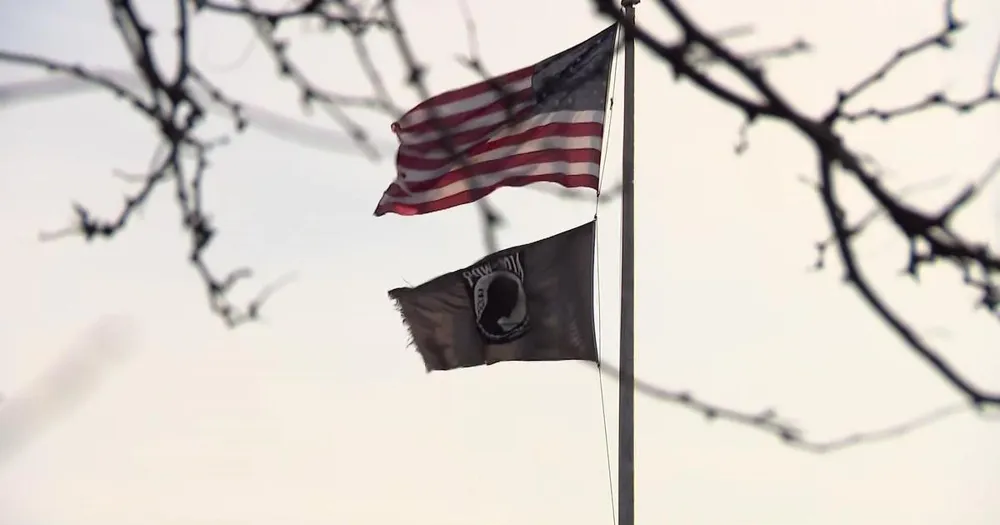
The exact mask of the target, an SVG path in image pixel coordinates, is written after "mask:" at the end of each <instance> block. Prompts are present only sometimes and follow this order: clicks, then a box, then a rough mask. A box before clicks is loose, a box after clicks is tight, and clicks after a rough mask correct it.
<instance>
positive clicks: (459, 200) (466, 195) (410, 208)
mask: <svg viewBox="0 0 1000 525" xmlns="http://www.w3.org/2000/svg"><path fill="white" fill-rule="evenodd" d="M538 182H554V183H557V184H559V185H560V186H563V187H566V188H590V189H592V190H596V189H597V188H598V178H597V177H595V176H593V175H563V174H561V173H552V174H544V175H531V176H528V177H516V176H515V177H511V178H509V179H504V180H503V181H500V182H498V183H496V184H493V185H491V186H487V187H484V188H475V189H471V190H468V191H464V192H461V193H456V194H454V195H449V196H447V197H444V198H442V199H438V200H434V201H429V202H421V203H416V204H404V203H399V202H387V203H385V204H381V205H379V207H378V208H377V209H376V210H375V216H382V215H385V214H387V213H395V214H397V215H422V214H425V213H431V212H435V211H441V210H446V209H448V208H454V207H455V206H461V205H463V204H469V203H471V202H475V201H477V200H479V199H482V198H483V197H486V196H487V195H489V194H491V193H493V192H494V191H496V190H498V189H500V188H503V187H505V186H511V187H519V186H527V185H529V184H535V183H538Z"/></svg>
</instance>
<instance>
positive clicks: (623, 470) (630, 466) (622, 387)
mask: <svg viewBox="0 0 1000 525" xmlns="http://www.w3.org/2000/svg"><path fill="white" fill-rule="evenodd" d="M638 3H639V0H622V8H623V9H624V12H625V19H626V20H628V22H629V23H630V24H634V23H635V5H636V4H638ZM624 38H625V95H624V99H625V126H624V127H625V132H624V133H623V136H624V137H623V140H622V142H623V144H622V261H621V264H622V285H621V329H620V331H621V339H620V345H619V352H620V357H619V363H618V369H619V379H618V525H635V461H634V460H635V457H634V452H635V450H634V449H635V419H634V415H635V374H634V370H633V359H634V355H635V331H634V329H635V326H634V325H635V312H634V310H635V194H634V192H635V188H634V185H635V83H634V80H635V71H634V69H635V41H634V40H633V39H632V38H631V37H630V36H629V35H628V34H625V35H624Z"/></svg>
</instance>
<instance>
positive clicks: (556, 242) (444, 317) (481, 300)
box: [389, 221, 597, 372]
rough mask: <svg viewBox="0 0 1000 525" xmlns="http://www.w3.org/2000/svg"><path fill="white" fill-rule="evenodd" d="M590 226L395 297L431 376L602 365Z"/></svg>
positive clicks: (493, 256)
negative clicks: (530, 364)
mask: <svg viewBox="0 0 1000 525" xmlns="http://www.w3.org/2000/svg"><path fill="white" fill-rule="evenodd" d="M595 224H596V222H595V221H591V222H589V223H587V224H584V225H582V226H578V227H576V228H573V229H572V230H568V231H565V232H563V233H560V234H557V235H554V236H552V237H549V238H547V239H542V240H540V241H536V242H533V243H531V244H525V245H522V246H515V247H513V248H508V249H506V250H502V251H499V252H496V253H493V254H490V255H487V256H486V257H484V258H483V259H481V260H479V261H478V262H476V263H475V264H473V265H471V266H469V267H467V268H463V269H461V270H456V271H454V272H451V273H447V274H445V275H442V276H440V277H437V278H435V279H432V280H430V281H428V282H426V283H424V284H421V285H420V286H416V287H414V288H396V289H395V290H391V291H390V292H389V297H390V298H391V299H393V300H394V301H395V303H396V308H397V309H398V310H399V311H400V313H401V314H402V316H403V322H404V324H405V325H406V327H407V328H408V329H409V332H410V337H411V339H412V344H413V346H415V347H416V349H417V351H418V352H419V353H420V355H421V357H422V358H423V360H424V365H425V366H426V367H427V371H428V372H430V371H432V370H452V369H455V368H464V367H470V366H479V365H489V364H493V363H497V362H500V361H566V360H579V361H595V362H596V361H597V343H596V339H595V336H594V230H595Z"/></svg>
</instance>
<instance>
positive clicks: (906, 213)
mask: <svg viewBox="0 0 1000 525" xmlns="http://www.w3.org/2000/svg"><path fill="white" fill-rule="evenodd" d="M595 4H596V6H597V7H598V9H599V10H600V11H601V12H602V13H603V14H605V15H607V16H608V17H609V18H612V19H615V20H617V21H619V22H620V23H622V24H625V26H626V27H627V31H629V33H630V34H632V35H633V36H634V38H635V39H636V40H637V41H638V42H641V43H642V45H644V46H645V47H646V48H648V49H649V50H651V51H652V52H654V53H656V55H657V56H659V57H660V58H662V59H663V61H664V62H665V63H666V65H668V66H669V67H670V68H671V69H672V70H673V72H674V74H675V75H676V76H677V77H678V78H685V79H688V80H690V81H692V82H694V83H695V84H696V85H697V86H698V87H699V88H701V89H702V91H704V92H705V93H706V94H708V95H710V96H712V97H714V98H716V99H718V100H719V101H720V102H721V103H724V104H728V105H730V106H733V107H735V108H737V109H739V110H740V111H741V112H742V113H743V114H744V115H745V118H746V125H745V126H744V129H743V130H741V135H743V138H744V139H745V132H746V128H748V127H749V126H750V125H752V124H753V123H754V122H756V121H757V120H758V119H760V118H772V119H777V120H781V121H784V122H785V123H787V124H789V125H791V126H792V127H794V128H795V129H796V130H798V132H799V133H800V134H801V135H802V136H803V137H804V138H805V139H806V140H807V141H809V142H810V143H811V145H812V147H813V148H814V149H815V151H816V156H817V161H818V166H817V172H818V173H819V182H818V184H817V185H816V189H817V192H818V193H819V195H820V200H821V203H822V206H823V208H824V209H825V210H826V215H827V218H828V220H829V222H830V226H831V229H832V230H833V237H832V240H830V241H824V242H821V243H819V244H818V249H819V252H820V253H819V256H820V258H819V260H818V262H817V267H819V268H822V266H823V262H824V259H823V256H824V255H825V252H826V250H827V249H828V248H829V247H830V246H831V245H834V246H836V248H837V252H838V254H839V256H840V261H841V263H842V264H843V266H844V269H845V273H846V275H845V280H846V281H847V283H848V284H849V285H850V286H852V287H853V288H854V289H855V290H856V291H857V292H858V294H859V295H860V296H861V297H862V299H863V300H864V301H865V302H866V303H867V304H868V305H869V306H870V307H871V308H872V309H873V310H874V312H875V313H876V315H878V317H879V318H880V319H882V321H883V322H885V324H886V325H888V326H889V327H890V328H891V329H892V330H893V331H895V333H896V334H898V336H899V337H900V338H901V339H902V340H903V341H904V342H905V343H906V344H907V345H908V346H909V348H911V349H912V350H913V351H914V353H915V354H916V355H917V356H918V357H920V358H921V359H923V360H924V361H926V362H927V363H928V364H929V365H930V366H931V367H932V368H933V369H934V370H936V371H937V372H938V374H939V375H940V376H941V377H942V378H944V379H945V380H946V381H947V382H949V383H950V384H951V385H952V386H953V387H955V388H956V389H958V390H959V391H960V392H961V393H962V394H964V395H965V397H966V398H967V399H968V400H969V401H970V402H971V403H972V404H973V405H977V406H980V405H987V404H993V405H996V404H1000V392H998V391H995V390H986V389H983V388H981V387H979V386H977V385H975V384H973V383H972V382H971V381H970V380H968V379H967V378H965V377H964V375H963V374H962V372H960V371H959V370H956V369H955V368H954V367H953V366H952V365H951V364H949V363H948V362H947V361H946V360H945V358H944V357H942V355H941V353H940V352H939V351H938V350H937V349H935V348H933V347H931V345H930V344H929V343H928V342H927V341H926V339H925V338H923V337H922V336H921V335H920V334H918V333H917V331H916V330H915V329H914V328H913V327H912V326H911V325H910V324H909V323H908V322H907V321H906V320H905V319H903V318H902V317H901V316H900V314H898V313H897V312H896V311H895V309H894V308H893V307H892V306H891V305H890V304H889V303H888V302H887V301H886V300H885V299H884V298H883V297H882V296H881V294H879V293H878V292H877V291H876V290H875V287H874V286H873V285H872V283H871V281H870V279H869V278H868V277H867V276H866V275H865V273H864V271H863V269H862V264H861V258H860V257H859V256H858V254H857V252H856V250H855V247H854V245H855V241H856V240H857V238H858V237H859V236H860V235H862V234H863V233H864V231H865V226H867V225H868V224H870V223H871V222H872V221H873V220H875V218H886V219H888V220H889V221H890V222H891V223H892V224H893V225H894V226H895V228H896V231H897V232H898V233H899V234H900V235H902V236H903V237H905V238H906V239H907V240H908V241H909V246H910V250H909V254H908V264H907V266H906V271H907V273H908V274H909V275H911V276H912V277H913V278H914V279H916V278H917V277H918V275H919V272H920V270H921V269H922V268H924V267H926V266H928V265H930V264H933V263H938V262H941V263H946V264H951V265H954V266H955V267H957V268H958V269H959V270H961V271H962V273H963V275H964V276H965V279H964V281H963V284H964V285H966V286H971V287H974V288H976V289H977V290H979V292H980V300H979V302H980V305H981V306H982V307H985V308H987V309H988V310H989V311H990V312H992V313H993V314H994V315H996V314H997V313H998V310H997V309H998V304H1000V295H998V288H997V286H998V282H997V275H998V274H1000V256H998V254H997V253H996V251H995V250H994V249H993V248H991V247H990V246H989V244H988V243H987V242H986V241H984V240H973V239H968V238H966V237H964V236H963V235H962V234H961V233H959V232H958V231H957V229H956V228H955V227H954V219H955V217H956V216H957V215H958V214H959V213H960V212H961V210H962V209H963V208H964V207H965V206H967V205H968V204H969V203H970V202H971V201H972V200H973V199H974V198H975V197H977V196H978V195H979V193H980V192H981V191H982V189H983V188H984V187H985V185H986V184H987V183H988V182H989V181H990V180H991V179H992V177H993V175H994V174H995V173H996V172H997V168H998V166H997V165H996V164H994V166H993V167H991V168H990V169H989V170H988V171H987V173H986V174H985V175H984V176H982V177H981V178H980V179H978V180H976V181H974V182H973V183H970V184H969V185H968V186H967V187H966V189H965V190H964V191H962V192H961V193H960V194H958V195H956V196H955V197H954V198H953V199H952V200H951V203H950V204H949V205H948V206H946V207H944V209H941V210H923V209H921V208H919V207H918V206H916V205H914V204H912V203H911V202H909V201H907V200H906V199H905V198H904V197H903V196H902V195H900V194H899V193H898V192H894V191H892V190H891V189H889V188H887V187H886V186H885V185H884V184H883V183H882V181H881V180H880V179H879V178H878V176H877V175H876V174H875V173H873V172H872V170H871V168H870V167H868V165H867V164H866V162H865V161H864V158H863V155H861V154H860V153H858V152H856V151H853V150H851V149H850V148H849V147H848V146H847V145H846V144H845V143H844V141H843V139H842V136H841V134H840V132H839V130H838V128H839V127H842V126H843V125H845V124H849V123H851V122H856V121H858V120H861V119H864V118H873V117H877V118H879V119H881V120H883V121H889V120H892V119H897V118H902V117H905V116H908V115H913V114H915V113H918V112H920V111H924V110H928V109H932V108H947V109H951V110H954V111H957V112H959V113H969V112H972V111H975V110H977V109H979V108H982V107H984V106H986V105H988V104H993V105H997V103H998V102H1000V92H998V89H997V87H996V76H997V68H998V67H1000V66H998V64H997V62H998V61H1000V51H998V52H997V54H996V55H995V57H994V60H993V63H992V64H989V67H988V68H987V78H986V81H985V82H984V87H983V92H982V95H980V96H977V97H974V98H972V99H968V100H962V101H956V100H953V99H952V98H950V97H949V96H948V95H947V94H946V93H943V92H938V93H933V94H931V95H929V96H923V97H920V98H919V99H918V100H917V101H914V102H910V103H904V104H902V105H900V106H898V107H895V108H869V109H865V110H862V111H859V112H852V111H850V110H849V109H847V108H848V106H849V105H850V103H851V102H853V101H854V100H855V99H856V98H858V97H859V96H860V95H862V94H863V93H864V92H865V91H866V90H868V89H869V88H871V87H872V86H873V85H875V84H877V83H878V82H880V81H881V80H883V79H885V78H886V77H887V76H888V75H890V74H891V73H892V72H893V70H894V69H895V68H896V67H897V66H898V65H899V64H901V63H902V62H904V61H906V60H907V59H909V58H912V57H913V56H915V55H917V54H919V53H921V52H923V51H926V50H929V49H933V48H939V49H945V50H946V49H948V48H949V47H950V46H951V42H952V40H953V39H954V38H955V36H956V34H957V33H958V32H959V31H961V29H962V28H963V27H964V24H963V23H961V22H959V21H958V20H957V19H956V18H955V15H954V12H953V5H952V1H951V0H948V1H946V2H945V4H944V9H943V13H944V17H943V18H944V20H943V23H942V28H941V29H940V30H939V31H938V32H936V33H934V34H932V35H930V36H927V37H925V38H923V39H921V40H919V41H918V42H915V43H912V44H910V45H907V46H905V47H902V48H900V49H899V50H898V51H897V52H896V53H894V54H893V55H892V56H891V57H890V58H889V59H888V60H886V61H885V63H884V64H883V65H882V66H881V67H879V68H878V69H877V70H876V71H874V72H873V73H871V74H870V75H868V76H867V77H865V78H863V79H862V80H860V81H859V82H857V83H856V84H854V85H853V86H852V87H850V88H848V89H846V90H843V91H841V92H840V95H839V96H838V97H837V101H836V103H835V104H834V105H833V107H831V108H830V109H829V110H828V111H827V112H826V113H825V114H824V115H822V116H820V117H818V118H815V117H810V116H808V115H806V114H804V113H803V112H802V111H800V110H798V109H796V108H795V107H794V106H792V104H791V103H790V102H789V101H788V100H787V99H786V98H785V97H784V96H783V95H782V94H781V93H780V91H779V90H778V89H777V88H776V87H775V86H774V85H772V84H771V83H770V82H769V81H768V80H767V77H766V75H765V74H764V70H763V69H762V68H761V66H760V65H759V64H758V63H757V62H755V61H753V60H748V59H747V58H745V57H743V56H742V55H741V54H740V53H738V52H737V51H735V50H734V49H732V48H730V47H729V46H728V45H727V44H726V43H725V42H723V41H721V40H719V39H717V38H713V37H712V36H711V35H709V34H708V33H706V32H705V31H704V30H703V29H702V28H701V27H699V25H698V24H697V23H696V22H695V21H694V20H692V19H691V17H690V16H688V15H687V13H686V12H685V11H684V10H683V9H682V8H681V7H680V6H679V4H678V3H677V2H676V1H673V0H659V1H658V2H656V4H657V5H659V6H660V7H662V9H663V10H664V11H665V12H666V14H667V15H668V16H669V17H670V18H671V19H672V20H673V22H674V23H675V24H676V25H677V26H678V28H679V29H680V31H681V34H682V36H681V37H680V39H679V40H678V41H677V42H673V43H668V42H664V41H661V40H660V39H659V38H657V37H656V36H655V35H653V34H651V33H650V32H649V31H646V30H644V29H643V28H641V27H638V26H635V25H630V24H629V23H628V22H627V21H626V20H625V18H624V16H623V15H622V14H621V12H620V11H619V10H618V7H617V5H616V4H615V3H614V2H613V1H611V0H595ZM693 49H698V50H700V52H701V53H703V54H708V55H709V56H710V60H708V59H703V61H704V62H709V63H711V64H712V65H713V67H720V66H724V67H726V68H727V69H728V70H729V72H731V73H735V74H736V75H738V76H739V77H740V78H742V79H743V80H745V81H746V82H747V83H748V84H749V85H750V86H752V87H753V89H754V91H755V92H756V93H755V94H756V97H754V98H749V97H746V96H743V95H741V94H739V93H737V92H735V91H733V90H731V89H729V88H727V87H726V86H725V85H724V84H722V83H721V82H718V81H716V80H715V79H714V78H713V77H712V76H711V74H710V73H709V72H708V71H706V69H705V67H703V66H701V65H699V64H695V63H692V61H691V58H690V57H691V55H692V50H693ZM743 148H744V149H745V142H744V144H743ZM739 149H740V148H738V150H739ZM845 177H850V178H853V179H854V180H855V181H857V182H859V183H860V184H861V186H862V187H863V188H864V189H865V191H866V192H867V193H868V195H869V196H870V197H871V198H872V200H873V201H874V202H875V203H876V205H877V206H878V209H877V210H876V212H874V213H873V214H870V215H869V216H868V217H866V218H864V219H862V220H861V222H860V223H856V224H851V223H850V222H849V219H848V217H847V214H846V211H845V210H844V208H843V206H842V205H841V202H840V195H839V193H838V189H837V183H838V182H839V181H841V180H842V179H844V178H845ZM998 388H1000V387H998Z"/></svg>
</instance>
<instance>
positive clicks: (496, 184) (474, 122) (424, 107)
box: [375, 25, 617, 216]
mask: <svg viewBox="0 0 1000 525" xmlns="http://www.w3.org/2000/svg"><path fill="white" fill-rule="evenodd" d="M616 30H617V26H614V25H613V26H611V27H609V28H607V29H605V30H604V31H601V32H600V33H598V34H597V35H594V36H593V37H591V38H590V39H588V40H587V41H585V42H582V43H580V44H578V45H576V46H574V47H572V48H570V49H567V50H565V51H563V52H561V53H559V54H557V55H555V56H552V57H550V58H548V59H546V60H543V61H542V62H539V63H537V64H534V65H532V66H529V67H526V68H523V69H519V70H517V71H512V72H510V73H507V74H504V75H500V76H498V77H495V78H491V79H489V80H486V81H484V82H480V83H477V84H473V85H470V86H466V87H463V88H460V89H456V90H453V91H449V92H447V93H442V94H440V95H437V96H435V97H432V98H430V99H428V100H426V101H424V102H422V103H420V104H418V105H417V106H416V107H414V108H413V109H411V110H410V111H408V112H407V113H406V114H405V115H403V116H402V117H401V118H400V119H399V120H398V121H397V122H395V123H394V124H393V125H392V128H393V131H395V132H396V136H397V137H398V138H399V150H398V152H397V153H396V172H397V176H396V180H395V181H393V183H392V184H390V185H389V188H388V189H387V190H386V191H385V194H383V195H382V200H381V201H379V203H378V207H377V208H376V209H375V215H376V216H381V215H385V214H386V213H396V214H399V215H419V214H424V213H430V212H434V211H438V210H444V209H447V208H451V207H454V206H460V205H462V204H468V203H470V202H475V201H477V200H479V199H481V198H483V197H485V196H487V195H489V194H490V193H492V192H493V191H495V190H497V189H498V188H501V187H504V186H525V185H528V184H533V183H536V182H554V183H556V184H559V185H562V186H564V187H567V188H577V187H584V188H593V189H597V188H598V181H599V176H600V165H601V143H602V138H603V136H604V116H605V105H606V101H607V98H608V87H609V84H610V76H611V64H612V58H613V57H614V52H615V37H616V34H617V31H616Z"/></svg>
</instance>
